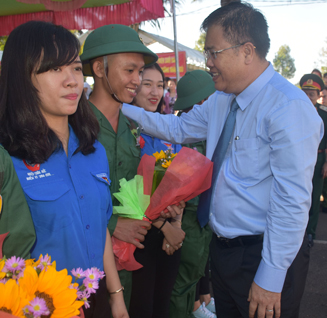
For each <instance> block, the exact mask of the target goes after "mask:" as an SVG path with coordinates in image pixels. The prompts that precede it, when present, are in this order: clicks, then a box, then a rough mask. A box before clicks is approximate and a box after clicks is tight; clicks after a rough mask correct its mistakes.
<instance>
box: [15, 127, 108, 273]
mask: <svg viewBox="0 0 327 318" xmlns="http://www.w3.org/2000/svg"><path fill="white" fill-rule="evenodd" d="M78 144H79V142H78V139H77V137H76V135H75V134H74V132H73V130H72V129H71V128H70V137H69V143H68V156H67V155H66V153H65V151H64V150H63V149H60V150H59V151H56V152H54V153H53V154H52V155H51V156H50V158H49V159H48V160H47V161H46V162H44V163H42V164H40V165H39V166H35V165H34V166H33V165H28V164H27V163H26V162H24V161H23V160H21V159H18V158H15V157H12V160H13V163H14V166H15V169H16V172H17V175H18V177H19V180H20V182H21V185H22V188H23V190H24V193H25V197H26V200H27V203H28V206H29V208H30V211H31V215H32V219H33V222H34V226H35V231H36V242H35V244H34V246H33V248H32V250H31V256H32V258H36V259H38V258H39V255H40V254H43V255H45V254H47V253H48V254H49V255H50V256H51V259H52V260H53V261H54V260H55V261H56V263H57V269H58V270H62V269H64V268H67V270H68V272H69V273H70V271H71V270H72V269H73V268H78V267H81V268H82V269H84V270H85V269H87V268H91V267H97V268H99V269H100V270H103V253H104V247H105V240H106V230H107V224H108V221H109V218H110V216H111V214H112V204H111V196H110V190H109V182H110V181H109V165H108V160H107V157H106V152H105V150H104V148H103V146H102V145H101V144H100V143H99V142H98V141H96V142H95V144H94V147H95V148H96V151H95V152H93V153H91V154H89V155H86V156H85V155H83V154H82V153H81V152H78V153H76V154H74V152H75V150H76V149H77V147H78Z"/></svg>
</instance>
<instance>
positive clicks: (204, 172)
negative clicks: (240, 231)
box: [112, 147, 213, 271]
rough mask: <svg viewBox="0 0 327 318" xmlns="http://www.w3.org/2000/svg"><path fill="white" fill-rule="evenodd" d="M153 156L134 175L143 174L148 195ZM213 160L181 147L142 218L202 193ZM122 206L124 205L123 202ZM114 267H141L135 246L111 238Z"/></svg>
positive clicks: (154, 161)
mask: <svg viewBox="0 0 327 318" xmlns="http://www.w3.org/2000/svg"><path fill="white" fill-rule="evenodd" d="M155 163H156V158H155V157H154V156H148V155H146V154H145V155H144V156H143V157H142V159H141V162H140V164H139V167H138V170H137V174H138V175H141V176H143V191H144V195H151V192H152V190H153V187H152V183H153V179H154V174H155ZM212 169H213V163H212V162H211V161H210V160H209V159H208V158H207V157H205V156H203V155H202V154H200V153H199V152H198V151H196V150H193V149H190V148H187V147H183V148H182V149H181V150H180V151H179V152H178V154H177V155H176V157H174V159H173V160H172V161H171V164H170V165H169V167H168V168H167V170H166V172H165V174H164V176H163V178H162V180H161V181H160V183H159V185H158V186H157V188H156V189H155V191H154V192H153V194H152V196H151V199H150V204H149V206H148V207H147V209H146V211H145V213H144V214H145V217H146V218H147V219H149V220H155V219H157V218H158V217H159V216H160V212H161V211H167V209H166V208H167V206H169V205H174V204H176V205H179V202H180V201H188V200H191V199H193V198H194V197H196V196H197V195H199V194H201V193H202V192H204V191H205V190H207V189H209V188H210V186H211V178H212ZM123 205H124V204H123ZM112 245H113V251H114V254H115V259H116V266H117V270H121V269H126V270H129V271H132V270H137V269H139V268H141V267H142V265H141V264H139V263H138V262H136V260H135V258H134V255H133V254H134V251H135V248H136V247H135V246H134V245H133V244H130V243H127V242H123V241H120V240H118V239H117V238H115V237H112Z"/></svg>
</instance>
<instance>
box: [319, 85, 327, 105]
mask: <svg viewBox="0 0 327 318" xmlns="http://www.w3.org/2000/svg"><path fill="white" fill-rule="evenodd" d="M320 98H321V106H320V108H321V109H323V110H325V109H326V111H327V108H325V107H323V106H326V107H327V87H326V86H325V87H324V89H323V90H322V91H321V92H320Z"/></svg>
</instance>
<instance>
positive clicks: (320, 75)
mask: <svg viewBox="0 0 327 318" xmlns="http://www.w3.org/2000/svg"><path fill="white" fill-rule="evenodd" d="M311 74H315V75H317V76H319V77H320V78H322V74H321V72H320V71H319V70H318V69H317V68H315V69H313V70H312V72H311Z"/></svg>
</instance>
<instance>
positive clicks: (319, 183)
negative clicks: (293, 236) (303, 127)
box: [300, 74, 327, 247]
mask: <svg viewBox="0 0 327 318" xmlns="http://www.w3.org/2000/svg"><path fill="white" fill-rule="evenodd" d="M300 86H301V89H302V90H303V91H304V92H305V93H306V94H307V96H308V97H309V99H310V100H311V102H312V104H313V105H314V106H315V108H316V109H317V112H318V114H319V116H320V117H321V119H322V120H323V122H324V128H325V133H324V136H323V138H322V140H321V142H320V144H319V149H318V158H317V163H316V166H315V170H314V174H313V179H312V185H313V189H312V203H311V208H310V211H309V222H308V226H307V234H308V239H309V246H310V247H312V246H313V244H314V243H313V240H314V239H315V237H316V228H317V224H318V218H319V209H320V196H321V192H322V187H323V184H324V178H326V177H327V160H326V158H327V157H326V151H327V145H326V143H327V107H326V106H323V105H320V104H318V103H317V100H318V99H319V94H320V91H321V90H323V89H324V82H323V81H322V79H321V78H320V77H319V76H318V75H315V74H306V75H304V76H303V77H302V78H301V81H300Z"/></svg>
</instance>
